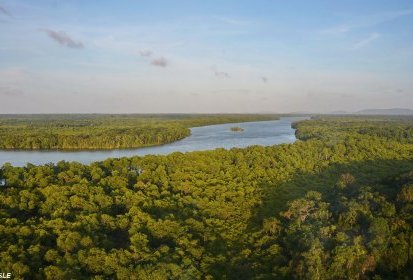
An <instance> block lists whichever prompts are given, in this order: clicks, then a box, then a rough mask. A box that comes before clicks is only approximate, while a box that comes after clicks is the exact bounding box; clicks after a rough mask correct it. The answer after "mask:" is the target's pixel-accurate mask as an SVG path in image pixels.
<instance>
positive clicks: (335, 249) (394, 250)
mask: <svg viewBox="0 0 413 280" xmlns="http://www.w3.org/2000/svg"><path fill="white" fill-rule="evenodd" d="M412 124H413V119H409V118H402V119H398V118H391V119H386V118H373V117H372V118H356V117H354V118H334V117H317V118H315V119H314V120H308V121H303V122H299V123H296V124H294V127H296V128H297V131H296V135H297V137H298V138H299V139H301V140H300V141H297V142H295V143H294V144H283V145H277V146H271V147H262V146H253V147H249V148H245V149H238V148H234V149H231V150H224V149H217V150H215V151H205V152H191V153H186V154H182V153H173V154H170V155H167V156H145V157H133V158H121V159H107V160H105V161H103V162H96V163H92V164H91V165H82V164H79V163H75V162H73V163H68V162H59V163H57V164H55V165H54V164H48V165H44V166H34V165H31V164H28V165H26V166H25V167H13V166H11V165H8V164H6V165H4V166H3V167H2V169H1V171H0V177H1V178H4V179H6V185H5V186H2V187H0V188H1V192H0V203H1V206H0V221H1V222H0V236H1V243H0V271H2V272H11V273H12V275H13V277H16V279H18V278H25V279H44V278H46V279H90V278H93V279H151V280H152V279H412V278H413V259H412V258H413V144H412V141H413V139H412V134H411V127H412Z"/></svg>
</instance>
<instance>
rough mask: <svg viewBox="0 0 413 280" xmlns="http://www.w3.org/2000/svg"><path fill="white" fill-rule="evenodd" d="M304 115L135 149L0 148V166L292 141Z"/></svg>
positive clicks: (198, 131)
mask: <svg viewBox="0 0 413 280" xmlns="http://www.w3.org/2000/svg"><path fill="white" fill-rule="evenodd" d="M303 119H306V118H305V117H289V118H281V119H280V120H276V121H260V122H245V123H229V124H219V125H209V126H202V127H194V128H191V135H190V136H189V137H187V138H185V139H182V140H180V141H176V142H173V143H170V144H165V145H161V146H153V147H146V148H137V149H116V150H97V151H16V150H11V151H7V150H6V151H4V150H3V151H0V166H2V165H3V164H4V163H6V162H9V163H11V164H12V165H14V166H24V165H26V163H32V164H36V165H38V164H46V163H50V162H53V163H56V162H58V161H61V160H65V161H77V162H81V163H84V164H88V163H91V162H94V161H101V160H105V159H107V158H119V157H130V156H136V155H139V156H144V155H150V154H151V155H165V154H169V153H173V152H190V151H203V150H213V149H216V148H225V149H229V148H234V147H239V148H243V147H248V146H252V145H262V146H271V145H276V144H281V143H292V142H294V141H296V138H295V130H294V129H292V128H291V123H292V122H295V121H299V120H303ZM234 126H239V127H241V128H243V129H244V131H242V132H233V131H231V127H234Z"/></svg>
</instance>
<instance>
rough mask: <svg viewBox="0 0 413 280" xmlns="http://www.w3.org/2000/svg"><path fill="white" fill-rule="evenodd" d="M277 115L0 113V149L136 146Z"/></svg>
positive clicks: (156, 143)
mask: <svg viewBox="0 0 413 280" xmlns="http://www.w3.org/2000/svg"><path fill="white" fill-rule="evenodd" d="M275 119H278V116H276V115H253V114H251V115H246V114H244V115H240V114H221V115H190V114H181V115H179V114H162V115H98V114H97V115H0V149H28V150H40V149H43V150H50V149H60V150H87V149H119V148H139V147H144V146H153V145H160V144H166V143H170V142H174V141H177V140H180V139H183V138H185V137H187V136H189V135H190V133H191V132H190V130H189V128H190V127H195V126H203V125H211V124H222V123H233V122H249V121H263V120H275Z"/></svg>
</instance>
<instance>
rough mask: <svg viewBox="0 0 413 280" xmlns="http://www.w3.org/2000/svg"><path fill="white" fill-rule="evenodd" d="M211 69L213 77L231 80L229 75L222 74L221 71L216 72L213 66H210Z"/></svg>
mask: <svg viewBox="0 0 413 280" xmlns="http://www.w3.org/2000/svg"><path fill="white" fill-rule="evenodd" d="M211 69H212V72H213V73H214V75H215V77H218V78H225V79H229V78H231V76H230V74H229V73H227V72H223V71H218V70H217V69H216V67H215V66H212V67H211Z"/></svg>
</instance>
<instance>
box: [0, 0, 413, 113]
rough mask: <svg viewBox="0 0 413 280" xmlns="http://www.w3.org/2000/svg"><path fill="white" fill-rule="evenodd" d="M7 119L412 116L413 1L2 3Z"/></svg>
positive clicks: (2, 97) (1, 72)
mask: <svg viewBox="0 0 413 280" xmlns="http://www.w3.org/2000/svg"><path fill="white" fill-rule="evenodd" d="M0 35H1V40H0V113H167V112H181V113H225V112H226V113H252V112H258V113H259V112H278V113H288V112H322V113H327V112H334V111H345V112H356V111H359V110H363V109H369V108H410V109H412V108H413V79H412V77H413V48H412V47H411V46H412V45H413V3H412V2H411V1H407V0H406V1H380V0H379V1H377V0H369V1H288V2H287V1H240V0H237V1H45V0H40V1H29V0H13V1H11V0H9V1H7V0H3V1H0Z"/></svg>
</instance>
